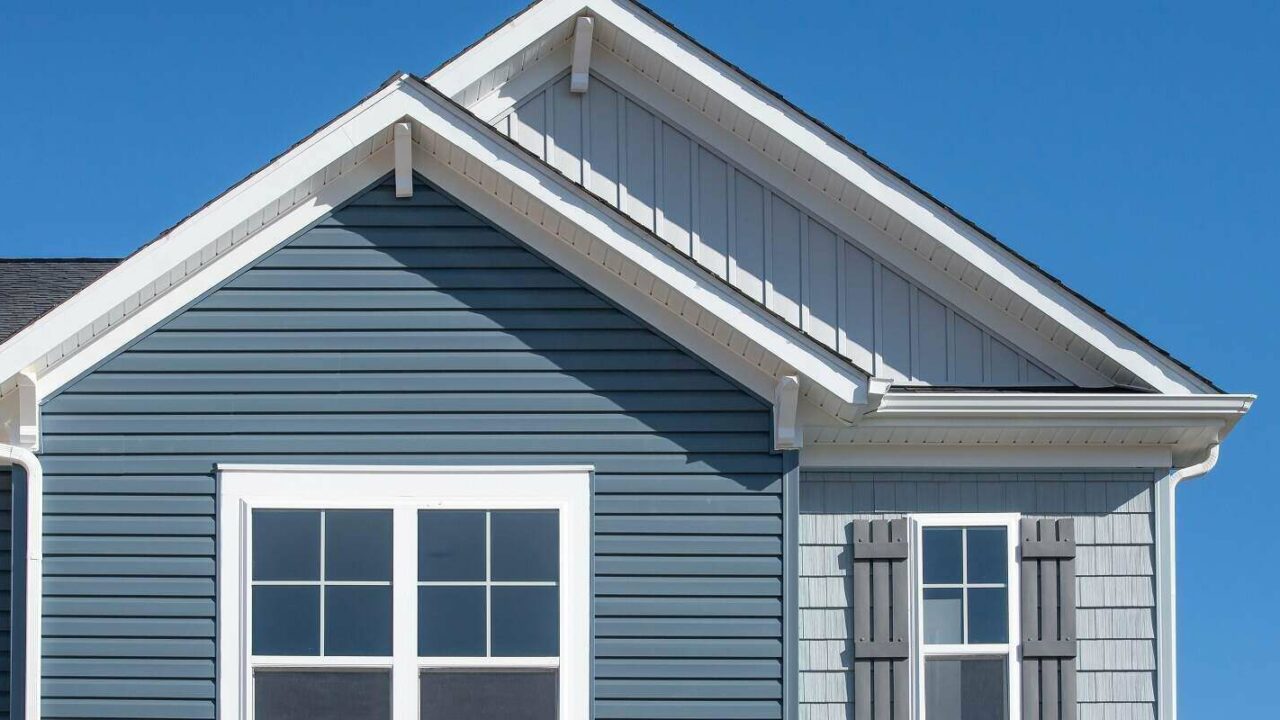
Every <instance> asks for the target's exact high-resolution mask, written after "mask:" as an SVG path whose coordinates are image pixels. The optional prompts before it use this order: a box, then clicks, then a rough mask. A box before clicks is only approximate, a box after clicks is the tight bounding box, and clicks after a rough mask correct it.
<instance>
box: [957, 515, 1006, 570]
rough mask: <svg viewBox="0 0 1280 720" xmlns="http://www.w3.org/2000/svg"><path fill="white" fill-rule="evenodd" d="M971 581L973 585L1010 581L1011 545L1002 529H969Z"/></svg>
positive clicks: (1004, 530)
mask: <svg viewBox="0 0 1280 720" xmlns="http://www.w3.org/2000/svg"><path fill="white" fill-rule="evenodd" d="M966 532H968V534H969V537H968V538H967V540H968V544H969V545H968V552H969V579H968V582H971V583H1005V582H1008V580H1009V544H1008V536H1007V535H1006V533H1007V530H1006V529H1005V528H1002V527H975V528H969V529H968V530H967V531H966Z"/></svg>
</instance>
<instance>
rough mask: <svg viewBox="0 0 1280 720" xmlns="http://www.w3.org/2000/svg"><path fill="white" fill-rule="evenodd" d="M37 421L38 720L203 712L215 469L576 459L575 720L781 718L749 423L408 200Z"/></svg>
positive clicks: (650, 342) (188, 322) (777, 525)
mask: <svg viewBox="0 0 1280 720" xmlns="http://www.w3.org/2000/svg"><path fill="white" fill-rule="evenodd" d="M43 412H44V416H43V418H44V433H45V434H44V438H43V453H42V460H43V463H44V467H45V472H46V478H47V480H46V482H47V493H48V495H47V497H46V511H47V520H46V536H45V549H46V560H45V568H46V569H45V572H46V577H45V592H46V600H45V603H46V605H45V608H46V612H45V618H44V636H45V660H44V671H45V679H44V698H43V708H44V715H45V717H50V718H96V717H114V718H210V717H213V715H214V698H215V683H214V645H215V636H214V631H215V602H214V584H215V578H214V566H215V562H214V536H215V531H216V523H215V517H214V490H215V477H214V474H213V472H212V469H213V466H214V464H215V463H219V462H260V463H265V462H270V463H336V464H341V463H345V464H351V463H395V464H446V465H448V464H521V465H525V464H564V463H583V464H592V465H594V466H595V467H596V469H597V475H596V479H595V483H596V495H595V501H594V502H595V541H594V542H595V547H594V552H595V556H594V564H595V580H594V593H595V613H596V618H595V656H596V657H595V662H594V675H595V684H594V692H595V714H596V716H597V717H600V718H778V717H780V715H781V693H782V690H781V688H782V668H781V658H782V640H781V638H782V627H781V623H782V620H781V618H782V601H781V594H782V563H783V553H782V523H783V520H782V494H781V492H782V491H781V488H782V480H781V477H782V473H783V457H782V456H780V455H778V454H773V453H771V452H770V435H769V411H768V409H767V407H766V406H765V405H764V404H763V403H762V402H761V401H760V400H759V399H757V398H755V397H754V396H751V395H749V394H747V393H746V392H744V391H743V390H741V389H739V388H738V387H737V386H735V385H734V384H732V383H731V382H729V381H728V380H726V379H725V378H724V377H722V376H721V375H719V374H717V373H716V372H714V371H712V370H710V369H709V368H708V367H706V366H705V365H703V364H702V363H700V362H699V361H697V360H695V359H693V358H692V357H691V356H690V355H688V354H687V353H685V352H683V351H682V350H681V349H679V348H677V347H675V346H673V345H672V344H671V343H670V342H668V341H667V340H665V339H664V338H663V337H660V336H659V335H657V334H655V333H654V332H652V331H650V330H649V329H647V328H646V327H644V326H643V325H641V324H640V323H639V322H638V321H636V320H635V319H634V318H632V317H631V316H629V315H627V314H626V313H624V312H622V311H620V310H618V309H617V308H615V307H613V306H611V305H610V304H609V303H608V302H606V301H605V300H603V299H601V298H600V297H599V296H597V295H595V294H593V293H592V292H589V291H588V290H586V289H584V288H583V287H582V286H581V285H580V284H579V283H577V282H576V281H575V280H573V279H572V278H570V277H568V276H566V275H565V274H564V273H563V272H561V271H559V270H558V269H556V268H554V267H551V266H549V265H548V264H547V263H546V262H544V261H543V260H542V259H540V258H539V257H538V256H536V255H534V254H532V253H531V252H529V251H528V250H526V249H525V248H524V247H522V246H521V245H519V244H518V243H517V242H515V241H513V240H512V239H510V238H508V237H507V236H505V235H503V234H501V233H499V232H497V231H495V230H493V229H492V228H491V227H489V226H488V225H487V224H486V223H485V222H484V221H483V220H481V219H479V218H477V217H476V216H474V215H472V214H471V213H470V212H468V211H467V210H465V209H463V208H461V207H459V206H457V205H456V204H454V203H453V202H452V201H450V200H449V199H447V198H445V197H443V196H441V195H439V194H437V193H435V192H433V191H432V190H431V189H430V188H429V187H427V186H425V185H423V184H421V183H420V184H419V185H418V187H417V189H416V192H415V194H414V197H413V198H412V199H411V200H403V201H398V200H395V199H394V198H393V191H392V188H390V187H388V186H387V185H385V184H384V185H382V186H379V187H376V188H374V189H372V190H371V191H370V192H368V193H367V194H364V195H363V196H361V197H360V198H358V199H357V200H356V201H354V202H353V203H352V204H351V205H349V206H348V207H346V208H344V209H340V210H338V211H336V212H335V213H334V214H333V216H332V217H331V218H330V219H328V220H326V221H324V222H322V223H321V224H320V225H319V226H318V227H316V228H314V229H312V230H310V231H307V232H305V233H303V234H301V235H300V236H298V237H297V238H295V239H294V240H292V241H290V242H289V243H288V244H287V245H286V246H285V247H283V248H282V249H280V250H278V251H276V252H275V253H273V254H272V255H270V256H268V257H266V258H265V259H263V260H262V261H261V262H259V263H258V264H257V265H256V266H255V267H253V268H251V269H249V270H248V271H246V272H244V273H243V274H241V275H239V276H238V277H236V278H234V279H233V280H231V281H230V282H228V283H227V284H226V286H225V287H223V288H220V289H218V290H216V291H214V292H212V293H210V294H208V295H207V296H205V297H204V298H202V299H201V300H199V301H197V302H196V303H195V304H194V305H193V306H192V307H191V308H189V309H187V310H185V311H183V312H181V313H180V314H178V315H176V316H175V317H173V318H171V319H170V320H168V321H167V322H165V323H164V324H163V325H162V326H160V327H159V328H158V329H157V330H155V331H154V332H152V333H150V334H149V335H147V336H146V337H144V338H142V339H141V340H139V341H138V342H137V343H135V344H134V345H132V346H131V347H129V348H128V349H126V350H125V351H123V352H121V353H119V354H118V355H116V356H115V357H113V358H111V359H110V360H108V361H107V362H105V363H104V364H102V365H101V366H100V367H99V368H97V369H96V370H94V371H93V372H91V373H89V374H87V375H86V376H84V377H82V378H80V379H79V380H77V381H76V382H74V383H73V384H71V385H70V386H68V387H67V388H66V389H65V390H63V391H62V392H60V393H59V394H58V395H57V396H55V397H53V398H51V399H50V400H49V401H48V402H47V403H46V404H45V406H44V408H43Z"/></svg>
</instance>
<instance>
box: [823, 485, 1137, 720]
mask: <svg viewBox="0 0 1280 720" xmlns="http://www.w3.org/2000/svg"><path fill="white" fill-rule="evenodd" d="M1155 479H1156V476H1155V474H1154V473H1153V472H1148V471H1128V472H1092V471H1091V472H1087V473H1086V472H1009V473H995V472H953V473H929V472H814V471H806V472H804V473H802V475H801V483H800V529H799V540H800V562H799V572H800V590H799V604H800V627H799V636H800V658H799V664H800V687H799V697H800V703H801V705H800V718H801V720H845V719H846V718H851V717H852V710H851V708H852V706H851V704H850V700H851V693H852V684H851V681H850V674H849V673H848V653H849V650H850V645H849V623H850V617H849V598H848V593H849V574H848V569H847V568H848V563H847V558H848V553H847V545H848V534H847V528H848V525H849V523H850V521H852V520H854V519H858V518H873V517H899V516H902V515H904V514H906V513H912V512H1019V513H1022V514H1024V515H1026V516H1028V517H1053V518H1060V517H1073V518H1075V521H1076V541H1077V553H1078V554H1077V558H1076V573H1077V586H1076V598H1077V615H1076V618H1077V629H1078V632H1079V636H1080V643H1079V652H1080V654H1079V657H1078V660H1077V662H1078V688H1079V698H1080V706H1079V707H1080V718H1081V720H1103V719H1104V718H1105V720H1153V719H1154V718H1155V672H1156V661H1155V658H1156V654H1155V607H1154V606H1155V578H1154V569H1153V566H1154V547H1153V541H1152V529H1153V518H1152V493H1153V489H1154V482H1155Z"/></svg>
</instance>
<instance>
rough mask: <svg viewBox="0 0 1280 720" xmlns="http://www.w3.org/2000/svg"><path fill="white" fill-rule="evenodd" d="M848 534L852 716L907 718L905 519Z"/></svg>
mask: <svg viewBox="0 0 1280 720" xmlns="http://www.w3.org/2000/svg"><path fill="white" fill-rule="evenodd" d="M849 531H850V534H851V535H852V537H851V538H850V540H851V541H852V542H851V544H850V546H851V548H852V552H851V554H850V557H851V559H852V560H853V580H852V582H853V593H852V595H853V608H852V610H853V659H852V660H853V661H852V663H851V664H852V669H853V686H854V695H853V697H854V717H855V718H858V720H863V719H864V718H865V720H907V718H908V717H909V716H910V712H911V700H910V698H911V691H910V687H911V666H910V663H909V661H908V659H909V657H910V642H909V633H908V628H909V627H910V618H911V604H910V603H911V577H910V570H909V566H908V564H907V557H908V552H907V548H908V541H907V538H908V528H907V521H906V520H905V519H898V520H855V521H853V523H852V524H851V525H850V528H849Z"/></svg>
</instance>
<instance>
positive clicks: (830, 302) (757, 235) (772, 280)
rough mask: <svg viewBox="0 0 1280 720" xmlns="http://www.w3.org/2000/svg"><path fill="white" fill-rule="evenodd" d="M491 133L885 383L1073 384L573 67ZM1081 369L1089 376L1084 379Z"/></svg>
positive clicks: (500, 119) (501, 118) (687, 134)
mask: <svg viewBox="0 0 1280 720" xmlns="http://www.w3.org/2000/svg"><path fill="white" fill-rule="evenodd" d="M491 122H492V123H493V124H494V126H495V127H497V128H498V129H499V131H501V132H502V133H503V134H505V135H507V136H508V137H510V138H512V139H513V140H515V141H516V142H518V143H519V144H520V145H521V146H522V147H524V148H525V149H527V150H529V151H530V152H532V153H534V154H535V155H537V156H538V157H539V158H541V159H542V160H543V161H545V162H547V163H548V164H550V165H552V166H553V167H555V168H556V169H557V170H559V171H560V172H561V173H563V174H564V175H565V176H566V177H568V178H569V179H571V180H573V181H574V182H576V183H579V184H581V185H583V186H584V187H586V188H587V189H588V190H590V191H591V192H592V193H593V194H595V195H597V196H599V197H600V198H602V199H604V200H605V201H606V202H607V203H609V204H610V205H612V206H613V207H615V208H618V209H619V210H621V211H622V212H624V213H625V214H626V215H627V216H628V217H630V218H631V219H632V220H634V221H635V222H637V223H639V224H640V225H642V226H643V227H644V228H645V229H647V230H649V231H651V232H653V233H654V234H656V235H657V236H658V237H661V238H662V239H663V240H665V241H666V242H668V243H670V244H671V245H672V246H673V247H675V248H676V249H677V250H679V251H680V252H681V253H683V254H685V255H688V256H689V257H691V258H693V259H694V260H695V261H696V262H697V263H698V264H699V265H701V266H702V267H704V268H706V269H707V270H709V271H710V272H711V273H713V274H714V275H715V276H716V277H718V278H720V279H722V280H724V281H725V282H727V283H729V284H730V285H732V286H733V287H734V288H735V289H737V290H738V291H739V292H741V293H743V294H744V295H746V296H747V297H749V298H751V299H752V300H754V301H755V302H757V303H760V304H763V305H764V306H765V307H767V308H768V309H769V310H770V311H772V312H774V313H776V314H777V315H779V316H780V317H782V318H784V319H785V320H786V321H787V322H789V323H790V324H792V325H794V326H796V327H798V328H800V329H801V330H803V331H804V332H805V333H806V334H807V335H808V336H810V337H812V338H814V339H815V340H817V341H818V342H820V343H822V345H824V346H825V347H827V348H829V349H831V350H833V351H836V352H838V353H840V354H841V355H843V356H844V357H846V358H848V359H849V360H850V361H852V362H853V363H854V364H856V365H857V366H858V367H861V368H864V369H866V370H867V371H868V372H869V373H871V374H872V375H874V376H876V377H883V378H887V379H889V380H892V381H893V382H894V383H895V384H899V385H902V384H906V385H912V384H919V385H941V386H967V387H1048V386H1056V385H1070V384H1072V383H1070V382H1069V381H1068V380H1066V379H1064V378H1063V377H1062V376H1061V375H1059V374H1057V373H1055V372H1053V371H1052V370H1049V369H1047V368H1046V367H1044V365H1043V364H1042V363H1041V362H1038V361H1037V360H1036V359H1034V358H1033V357H1032V356H1030V355H1029V354H1028V353H1026V352H1022V351H1020V350H1018V349H1015V347H1014V345H1013V343H1011V342H1009V341H1008V340H1006V339H1004V338H1002V337H1000V336H998V335H997V334H996V333H994V332H992V331H991V330H989V329H987V328H986V327H985V326H984V325H982V323H980V322H978V321H977V320H975V319H974V318H973V317H972V316H970V315H968V314H966V313H965V312H963V311H961V310H960V309H958V308H956V307H955V306H954V305H953V304H951V303H948V302H946V301H944V300H942V299H940V298H939V297H938V296H937V295H935V294H934V293H932V292H930V291H929V290H928V289H927V288H925V287H922V286H921V284H920V283H918V282H916V281H914V280H912V279H911V278H910V276H908V275H907V274H906V273H904V272H903V271H901V270H899V269H897V268H895V267H893V266H892V265H889V264H888V263H886V262H884V261H883V260H881V259H880V258H879V257H877V256H876V255H875V254H874V253H872V252H870V251H869V250H868V249H867V248H866V247H864V246H862V245H860V244H859V243H858V242H857V241H856V240H854V238H853V237H851V236H850V235H848V234H846V233H843V232H840V231H838V230H836V229H834V228H833V227H832V226H830V225H828V224H827V223H825V222H824V221H823V220H822V219H821V217H819V216H818V215H817V214H816V213H814V212H812V211H810V210H808V209H807V208H805V207H804V206H803V205H801V204H800V203H799V202H797V201H795V200H793V199H791V198H790V197H788V196H787V195H786V194H784V193H783V192H782V191H781V190H779V189H778V188H776V187H773V186H772V185H769V184H768V183H766V182H763V181H761V180H760V179H759V178H757V177H756V176H754V175H753V174H752V173H751V172H749V171H748V170H747V169H746V168H744V167H743V165H742V163H739V162H737V161H735V160H734V159H732V158H731V157H729V156H727V155H724V154H722V153H720V152H718V151H717V150H716V149H714V148H713V147H711V146H710V145H709V144H708V143H707V142H706V141H703V140H702V139H700V138H699V137H698V136H697V135H696V134H695V133H693V132H691V131H689V130H688V129H686V128H683V127H681V126H679V125H677V124H676V123H674V122H673V121H671V120H669V119H667V118H665V117H664V116H662V115H661V114H660V113H658V112H657V111H655V110H654V109H652V108H650V107H649V106H647V105H645V104H644V103H643V102H641V101H640V100H639V99H638V98H636V97H635V96H634V95H633V94H631V93H628V92H627V91H626V90H623V89H621V88H620V87H618V86H615V85H613V84H612V83H610V82H609V81H608V80H606V79H605V78H604V77H602V76H600V75H599V74H595V73H593V74H592V81H591V85H590V88H589V90H588V91H587V92H586V93H585V94H582V93H574V92H572V91H571V90H570V77H569V72H568V70H567V69H566V70H565V72H563V73H561V74H560V75H559V76H558V77H557V78H555V79H553V80H551V81H550V82H548V83H546V84H545V85H543V86H541V87H538V88H536V89H535V90H533V91H531V92H530V93H529V94H528V95H527V96H525V97H524V98H522V99H520V100H518V101H517V102H516V104H515V106H514V107H513V108H511V109H510V110H507V111H504V112H502V113H501V114H500V115H498V116H497V117H496V118H494V119H493V120H492V121H491ZM1051 357H1052V358H1053V359H1054V361H1055V362H1059V363H1062V362H1065V360H1063V359H1062V358H1060V357H1058V355H1057V354H1054V355H1052V356H1051ZM1072 370H1074V371H1075V373H1076V375H1077V377H1081V378H1084V377H1085V376H1083V375H1082V374H1081V373H1084V372H1085V369H1084V368H1082V367H1075V366H1072ZM1096 382H1099V383H1101V382H1103V378H1101V377H1100V376H1099V377H1097V378H1096ZM1076 384H1081V383H1076Z"/></svg>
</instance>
